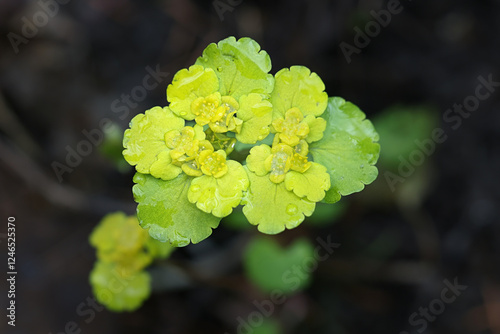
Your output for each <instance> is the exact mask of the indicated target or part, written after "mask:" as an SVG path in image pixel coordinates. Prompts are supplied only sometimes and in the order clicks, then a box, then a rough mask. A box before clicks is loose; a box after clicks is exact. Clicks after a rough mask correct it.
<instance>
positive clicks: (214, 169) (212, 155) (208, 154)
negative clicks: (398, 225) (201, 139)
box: [197, 149, 227, 178]
mask: <svg viewBox="0 0 500 334" xmlns="http://www.w3.org/2000/svg"><path fill="white" fill-rule="evenodd" d="M197 160H198V164H199V165H200V167H201V171H202V172H203V174H205V175H208V176H213V177H215V178H220V177H222V176H224V175H225V174H226V173H227V164H226V152H224V151H223V150H219V151H217V152H214V151H213V149H212V150H204V151H202V152H200V155H199V156H198V159H197Z"/></svg>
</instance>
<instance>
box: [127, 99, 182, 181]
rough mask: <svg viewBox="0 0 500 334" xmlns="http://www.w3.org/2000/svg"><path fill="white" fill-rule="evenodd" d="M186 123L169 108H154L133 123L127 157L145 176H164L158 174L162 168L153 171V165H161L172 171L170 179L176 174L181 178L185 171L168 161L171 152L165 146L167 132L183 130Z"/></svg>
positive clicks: (128, 134) (129, 130) (138, 116)
mask: <svg viewBox="0 0 500 334" xmlns="http://www.w3.org/2000/svg"><path fill="white" fill-rule="evenodd" d="M184 123H185V121H184V120H183V119H182V118H180V117H177V116H176V115H174V114H173V113H172V111H171V110H170V109H169V108H168V107H165V108H161V107H154V108H151V109H149V110H147V111H146V112H145V113H144V114H138V115H137V116H135V117H134V118H133V119H132V120H131V121H130V129H127V130H125V134H124V137H123V147H125V150H123V157H124V158H125V160H127V162H128V163H129V164H130V165H132V166H135V169H136V170H137V171H138V172H139V173H142V174H151V175H153V176H155V177H161V176H164V175H163V174H161V173H160V174H158V173H156V171H157V170H158V171H162V169H153V171H151V166H152V165H153V164H155V163H157V164H162V165H163V166H164V167H165V168H166V169H169V170H171V172H172V173H171V174H169V176H171V175H175V174H176V173H177V175H178V174H179V173H180V172H181V169H180V168H179V167H177V166H172V165H170V164H169V161H168V157H169V155H168V154H167V153H169V152H170V149H169V148H168V147H167V145H166V144H165V133H166V132H168V131H170V130H181V129H182V128H183V127H184ZM162 153H163V154H162ZM167 156H168V157H167ZM170 161H171V160H170ZM177 175H175V176H177ZM175 176H174V177H175Z"/></svg>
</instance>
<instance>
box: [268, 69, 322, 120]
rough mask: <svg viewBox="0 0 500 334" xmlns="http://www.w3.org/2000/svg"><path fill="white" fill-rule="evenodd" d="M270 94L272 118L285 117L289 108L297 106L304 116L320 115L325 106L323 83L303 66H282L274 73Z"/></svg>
mask: <svg viewBox="0 0 500 334" xmlns="http://www.w3.org/2000/svg"><path fill="white" fill-rule="evenodd" d="M275 80H276V81H275V84H274V90H273V92H272V94H271V103H272V104H273V119H276V118H278V117H283V118H284V117H285V113H286V112H287V111H288V110H289V109H290V108H294V107H295V108H299V109H300V111H301V112H302V114H303V115H304V116H307V115H313V116H320V115H321V114H322V113H323V112H324V111H325V108H326V105H327V102H328V94H326V92H325V91H324V90H325V84H324V83H323V81H322V80H321V78H320V77H319V76H318V75H317V74H316V73H314V72H311V70H309V69H308V68H307V67H305V66H292V67H290V69H288V68H283V69H281V70H280V71H279V72H278V73H276V75H275Z"/></svg>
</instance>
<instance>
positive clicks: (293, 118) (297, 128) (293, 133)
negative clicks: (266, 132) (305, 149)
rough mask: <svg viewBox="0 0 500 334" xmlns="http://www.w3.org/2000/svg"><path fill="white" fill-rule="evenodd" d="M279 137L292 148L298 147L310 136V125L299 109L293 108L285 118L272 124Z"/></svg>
mask: <svg viewBox="0 0 500 334" xmlns="http://www.w3.org/2000/svg"><path fill="white" fill-rule="evenodd" d="M272 126H273V128H274V131H275V132H277V133H278V134H277V137H278V138H279V139H280V140H281V141H282V142H283V143H285V144H287V145H290V146H295V145H297V144H298V143H299V142H300V140H301V139H304V138H305V137H306V136H307V135H308V134H309V125H308V124H307V123H306V122H305V121H304V116H303V115H302V112H301V111H300V110H299V109H298V108H291V109H289V110H288V111H287V112H286V113H285V118H277V119H275V120H274V121H273V122H272Z"/></svg>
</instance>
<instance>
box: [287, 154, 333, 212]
mask: <svg viewBox="0 0 500 334" xmlns="http://www.w3.org/2000/svg"><path fill="white" fill-rule="evenodd" d="M285 186H286V189H287V190H289V191H293V193H294V194H295V195H297V196H299V197H301V198H302V197H306V198H307V199H308V200H310V201H311V202H319V201H321V200H322V199H323V198H324V197H325V192H326V191H327V190H328V189H330V175H329V174H328V173H327V172H326V167H324V166H323V165H320V164H318V163H316V162H313V163H312V164H311V167H310V168H309V169H308V170H306V171H305V172H304V173H299V172H295V171H293V170H291V171H289V172H288V173H286V176H285Z"/></svg>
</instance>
